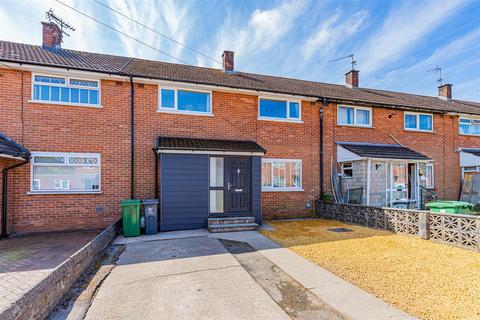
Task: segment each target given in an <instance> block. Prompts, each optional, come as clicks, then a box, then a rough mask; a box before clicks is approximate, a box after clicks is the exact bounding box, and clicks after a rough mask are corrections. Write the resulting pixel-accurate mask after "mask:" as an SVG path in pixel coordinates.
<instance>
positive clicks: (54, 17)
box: [45, 8, 75, 37]
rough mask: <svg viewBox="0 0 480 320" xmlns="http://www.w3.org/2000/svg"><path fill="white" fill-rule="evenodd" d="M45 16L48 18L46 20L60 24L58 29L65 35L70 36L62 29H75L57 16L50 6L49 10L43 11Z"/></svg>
mask: <svg viewBox="0 0 480 320" xmlns="http://www.w3.org/2000/svg"><path fill="white" fill-rule="evenodd" d="M45 16H46V18H47V19H48V22H55V23H56V24H58V25H59V26H60V29H61V30H62V34H66V35H67V36H69V37H70V35H69V34H68V33H66V32H65V30H64V29H68V30H72V31H75V28H74V27H72V26H71V25H69V24H68V23H66V22H65V21H63V19H61V18H60V17H59V16H57V15H56V14H55V13H53V10H52V8H50V10H48V11H45Z"/></svg>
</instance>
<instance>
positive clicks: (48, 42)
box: [42, 22, 62, 49]
mask: <svg viewBox="0 0 480 320" xmlns="http://www.w3.org/2000/svg"><path fill="white" fill-rule="evenodd" d="M42 26H43V29H42V31H43V32H42V33H43V42H42V47H44V48H51V49H60V48H61V47H62V29H60V27H59V26H58V25H57V24H56V23H53V22H42Z"/></svg>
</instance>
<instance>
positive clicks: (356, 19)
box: [302, 10, 369, 60]
mask: <svg viewBox="0 0 480 320" xmlns="http://www.w3.org/2000/svg"><path fill="white" fill-rule="evenodd" d="M368 16H369V14H368V12H367V11H365V10H362V11H359V12H357V13H355V14H353V15H351V16H350V17H348V18H346V19H340V18H341V17H342V14H341V12H340V11H337V12H336V13H335V14H334V15H332V16H331V17H330V18H328V19H327V20H325V21H323V22H322V23H321V24H320V25H319V27H318V29H317V31H316V32H315V33H314V34H313V35H312V36H310V37H309V38H308V40H307V41H306V42H305V44H304V45H303V47H302V54H303V56H304V58H305V59H307V60H308V59H310V57H311V56H312V55H313V54H314V53H317V52H318V51H320V54H321V55H322V56H325V55H326V54H329V53H331V52H332V51H333V50H335V49H336V48H337V47H338V46H339V45H340V44H341V43H344V42H345V41H347V40H348V39H349V38H351V37H352V36H353V35H354V34H355V33H356V32H357V31H359V29H360V28H361V27H362V25H363V24H364V23H365V20H366V19H367V18H368Z"/></svg>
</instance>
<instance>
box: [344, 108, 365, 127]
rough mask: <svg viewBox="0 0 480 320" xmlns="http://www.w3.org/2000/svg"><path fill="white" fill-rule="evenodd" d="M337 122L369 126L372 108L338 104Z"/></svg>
mask: <svg viewBox="0 0 480 320" xmlns="http://www.w3.org/2000/svg"><path fill="white" fill-rule="evenodd" d="M337 124H338V125H341V126H355V127H371V126H372V108H368V107H354V106H345V105H339V106H338V108H337Z"/></svg>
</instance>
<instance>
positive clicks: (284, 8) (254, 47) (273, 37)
mask: <svg viewBox="0 0 480 320" xmlns="http://www.w3.org/2000/svg"><path fill="white" fill-rule="evenodd" d="M305 7H306V3H305V2H304V1H285V2H283V3H281V4H279V5H278V6H276V7H273V8H271V9H267V10H260V9H256V10H254V11H253V12H252V14H251V15H250V18H249V20H248V21H247V23H245V24H244V23H243V21H236V22H233V19H231V18H232V16H231V14H230V15H229V16H228V17H226V19H225V21H226V22H225V23H224V25H223V26H221V27H220V31H219V33H218V35H217V45H216V50H215V52H216V54H217V55H218V56H220V55H221V52H222V51H223V50H233V51H235V54H236V55H237V56H240V57H242V56H243V57H246V56H247V55H249V54H253V53H255V52H259V51H266V50H270V49H272V48H273V47H274V46H275V45H276V44H278V42H279V41H280V40H281V39H283V38H284V37H285V36H286V35H287V34H288V32H289V31H290V30H291V29H292V28H293V27H294V25H295V20H296V19H297V18H298V16H300V14H302V13H303V12H304V9H305Z"/></svg>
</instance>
